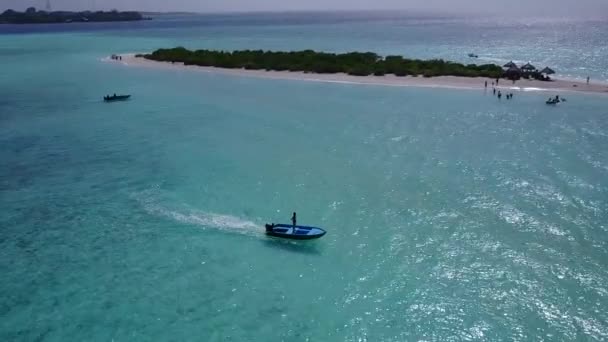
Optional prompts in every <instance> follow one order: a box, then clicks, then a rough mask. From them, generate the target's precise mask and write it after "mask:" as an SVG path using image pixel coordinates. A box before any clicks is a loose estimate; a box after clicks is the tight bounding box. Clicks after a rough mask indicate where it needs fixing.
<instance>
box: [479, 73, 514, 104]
mask: <svg viewBox="0 0 608 342" xmlns="http://www.w3.org/2000/svg"><path fill="white" fill-rule="evenodd" d="M494 84H496V86H497V85H498V78H497V79H496V83H494V82H492V95H496V96H497V97H498V99H499V100H500V99H501V98H502V92H501V91H500V90H496V86H495V85H494ZM484 87H485V88H486V89H487V88H488V81H486V82H485V83H484ZM505 98H506V99H507V100H510V99H512V98H513V93H508V94H506V95H505Z"/></svg>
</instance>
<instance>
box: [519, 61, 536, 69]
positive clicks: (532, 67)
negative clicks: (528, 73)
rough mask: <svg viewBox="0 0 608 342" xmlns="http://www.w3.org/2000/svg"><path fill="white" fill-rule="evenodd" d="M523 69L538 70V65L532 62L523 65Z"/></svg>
mask: <svg viewBox="0 0 608 342" xmlns="http://www.w3.org/2000/svg"><path fill="white" fill-rule="evenodd" d="M521 70H536V67H535V66H534V65H532V64H530V63H528V64H526V65H524V66H522V67H521Z"/></svg>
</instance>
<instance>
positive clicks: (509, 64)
mask: <svg viewBox="0 0 608 342" xmlns="http://www.w3.org/2000/svg"><path fill="white" fill-rule="evenodd" d="M503 67H505V68H510V67H516V68H517V64H515V63H513V61H510V62H509V63H507V64H505V65H503Z"/></svg>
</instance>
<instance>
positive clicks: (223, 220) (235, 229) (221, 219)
mask: <svg viewBox="0 0 608 342" xmlns="http://www.w3.org/2000/svg"><path fill="white" fill-rule="evenodd" d="M133 198H134V199H135V200H136V201H137V202H138V203H140V204H141V205H142V207H143V209H144V210H145V211H146V212H147V213H149V214H151V215H155V216H158V217H164V218H168V219H171V220H174V221H176V222H180V223H184V224H187V225H192V226H198V227H201V228H203V229H215V230H221V231H225V232H229V233H237V234H244V235H250V236H258V235H261V234H263V233H264V232H263V229H262V226H261V225H260V224H257V223H255V222H253V221H249V220H246V219H242V218H239V217H236V216H232V215H225V214H217V213H212V212H206V211H202V210H198V209H195V208H192V207H190V206H188V205H186V204H178V205H175V204H164V203H163V202H162V201H161V200H160V199H159V197H158V196H154V193H153V192H152V191H143V192H140V193H135V194H133Z"/></svg>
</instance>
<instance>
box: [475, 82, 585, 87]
mask: <svg viewBox="0 0 608 342" xmlns="http://www.w3.org/2000/svg"><path fill="white" fill-rule="evenodd" d="M587 83H589V82H587ZM483 86H484V87H485V88H487V87H488V81H486V83H485V84H484V85H483Z"/></svg>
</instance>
